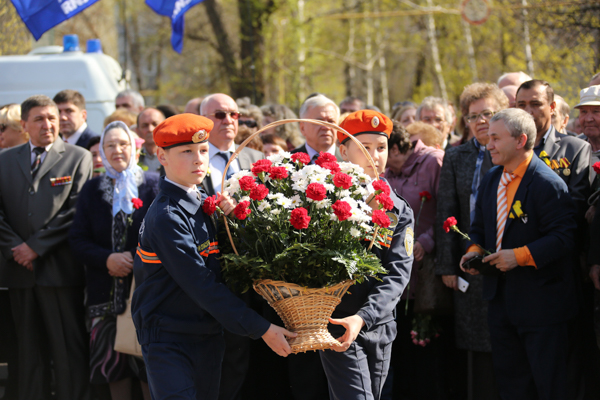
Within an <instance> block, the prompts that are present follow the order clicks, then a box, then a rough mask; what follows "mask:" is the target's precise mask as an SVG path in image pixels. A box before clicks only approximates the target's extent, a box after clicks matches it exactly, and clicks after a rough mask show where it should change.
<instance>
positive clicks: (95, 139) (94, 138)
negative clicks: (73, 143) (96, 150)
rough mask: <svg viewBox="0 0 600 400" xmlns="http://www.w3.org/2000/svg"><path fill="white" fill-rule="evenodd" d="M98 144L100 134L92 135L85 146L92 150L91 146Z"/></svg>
mask: <svg viewBox="0 0 600 400" xmlns="http://www.w3.org/2000/svg"><path fill="white" fill-rule="evenodd" d="M97 144H100V136H92V137H91V138H90V140H89V141H88V144H87V146H85V148H86V149H88V150H91V148H92V147H94V146H95V145H97Z"/></svg>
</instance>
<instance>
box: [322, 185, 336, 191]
mask: <svg viewBox="0 0 600 400" xmlns="http://www.w3.org/2000/svg"><path fill="white" fill-rule="evenodd" d="M323 186H325V190H327V191H328V192H330V193H333V192H335V185H333V184H332V183H324V184H323Z"/></svg>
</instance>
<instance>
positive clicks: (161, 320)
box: [131, 178, 270, 345]
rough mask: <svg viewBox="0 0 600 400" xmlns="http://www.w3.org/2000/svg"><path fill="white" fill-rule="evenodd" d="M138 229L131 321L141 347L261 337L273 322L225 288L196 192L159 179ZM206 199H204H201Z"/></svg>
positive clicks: (211, 229) (209, 223)
mask: <svg viewBox="0 0 600 400" xmlns="http://www.w3.org/2000/svg"><path fill="white" fill-rule="evenodd" d="M159 187H160V191H159V193H158V195H157V196H156V199H155V201H154V203H153V204H152V206H150V209H149V210H148V212H147V214H146V217H145V219H144V222H143V223H142V227H141V228H140V235H139V242H140V243H139V246H138V250H137V252H136V257H135V261H134V267H133V272H134V275H135V281H136V289H135V292H134V294H133V301H132V310H131V311H132V316H133V321H134V324H135V327H136V329H137V335H138V340H139V342H140V344H142V345H144V344H148V343H155V342H190V341H198V340H202V338H203V337H206V335H215V334H221V333H222V327H225V329H227V330H228V331H230V332H233V333H235V334H238V335H244V336H250V337H252V338H254V339H256V338H259V337H261V336H262V335H263V334H264V333H265V332H266V331H267V329H268V328H269V326H270V323H269V322H268V321H266V320H265V319H263V318H262V317H261V316H259V315H258V314H257V313H256V312H255V311H253V310H251V309H249V308H247V307H246V305H245V304H244V302H243V301H242V300H240V299H238V298H237V297H236V296H235V295H233V294H232V293H231V292H230V291H229V289H228V288H227V287H226V286H225V285H224V284H223V283H221V270H220V267H219V261H218V260H217V256H218V253H219V250H218V245H217V242H216V229H215V227H214V225H213V222H212V221H211V219H210V217H209V216H208V215H207V214H206V213H204V211H203V210H202V208H201V204H202V201H201V200H200V196H199V194H197V193H194V192H192V193H186V192H185V191H184V190H182V189H181V188H178V187H176V186H175V185H173V184H171V183H169V182H167V181H165V180H164V178H161V180H160V182H159ZM202 197H203V198H205V194H203V196H202Z"/></svg>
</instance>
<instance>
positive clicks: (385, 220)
mask: <svg viewBox="0 0 600 400" xmlns="http://www.w3.org/2000/svg"><path fill="white" fill-rule="evenodd" d="M373 223H374V224H377V225H379V226H381V227H382V228H387V227H388V226H390V223H391V222H390V218H389V217H388V216H387V215H385V213H384V212H383V211H381V210H373Z"/></svg>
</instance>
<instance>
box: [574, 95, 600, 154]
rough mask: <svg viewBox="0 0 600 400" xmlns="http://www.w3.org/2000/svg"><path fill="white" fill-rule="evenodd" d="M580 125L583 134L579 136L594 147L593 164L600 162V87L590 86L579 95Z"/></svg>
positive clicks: (577, 106)
mask: <svg viewBox="0 0 600 400" xmlns="http://www.w3.org/2000/svg"><path fill="white" fill-rule="evenodd" d="M579 98H580V101H579V104H577V105H576V106H575V108H576V109H578V110H579V125H580V126H581V129H583V133H582V134H581V135H580V136H579V138H580V139H583V140H585V141H586V142H588V143H589V144H590V146H592V164H594V163H596V162H597V161H600V85H598V86H590V87H588V88H585V89H583V90H582V91H581V92H580V93H579Z"/></svg>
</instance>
